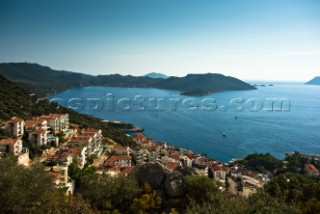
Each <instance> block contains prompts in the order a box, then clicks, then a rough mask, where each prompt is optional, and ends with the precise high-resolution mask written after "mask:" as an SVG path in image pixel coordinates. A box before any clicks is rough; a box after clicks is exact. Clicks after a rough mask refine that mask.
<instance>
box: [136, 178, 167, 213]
mask: <svg viewBox="0 0 320 214" xmlns="http://www.w3.org/2000/svg"><path fill="white" fill-rule="evenodd" d="M160 207H161V198H160V197H159V196H158V195H157V192H156V191H155V190H152V187H151V185H150V184H149V183H147V182H146V183H144V185H143V194H142V195H141V196H140V197H139V198H134V199H133V203H132V205H131V209H132V211H133V212H134V213H155V212H156V210H158V209H159V208H160Z"/></svg>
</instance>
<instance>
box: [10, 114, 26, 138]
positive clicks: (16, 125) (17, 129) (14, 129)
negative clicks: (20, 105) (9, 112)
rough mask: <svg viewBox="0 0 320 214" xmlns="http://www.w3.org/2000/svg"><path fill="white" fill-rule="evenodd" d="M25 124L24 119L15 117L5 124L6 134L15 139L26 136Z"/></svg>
mask: <svg viewBox="0 0 320 214" xmlns="http://www.w3.org/2000/svg"><path fill="white" fill-rule="evenodd" d="M24 126H25V122H24V120H23V119H21V118H18V117H13V118H11V120H9V121H6V122H5V132H6V133H7V134H8V135H10V136H13V137H19V136H22V135H23V134H24Z"/></svg>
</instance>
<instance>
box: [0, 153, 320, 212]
mask: <svg viewBox="0 0 320 214" xmlns="http://www.w3.org/2000/svg"><path fill="white" fill-rule="evenodd" d="M319 181H320V179H319V177H309V176H302V175H298V174H292V173H288V174H281V175H279V176H276V177H274V178H273V180H272V181H271V182H270V183H268V184H267V185H266V186H265V187H264V189H261V190H259V191H258V192H257V193H255V194H252V195H251V196H249V197H248V198H245V197H242V196H231V195H229V194H227V193H225V192H221V191H220V190H219V189H218V187H217V186H216V184H215V183H214V182H213V180H212V179H209V178H206V177H203V176H187V177H185V179H184V183H185V186H186V194H185V195H184V196H182V197H180V198H167V197H164V196H163V194H162V193H161V192H159V191H158V190H155V189H152V188H151V186H150V185H149V184H148V183H144V184H142V185H139V184H138V182H137V181H135V180H134V178H132V177H130V176H129V177H125V176H119V177H110V176H108V175H97V174H95V173H92V171H90V170H87V171H86V172H84V173H81V175H80V177H79V185H80V188H79V189H78V190H77V194H76V195H75V196H72V197H66V196H65V195H64V194H63V192H62V190H59V189H55V188H54V185H53V183H52V182H51V180H50V177H49V176H48V174H47V172H46V171H44V170H43V169H42V166H41V165H33V166H31V167H29V168H24V167H22V166H18V165H17V164H16V159H14V158H10V157H8V158H4V159H0V191H1V194H0V207H1V212H3V213H169V212H171V213H190V214H194V213H201V214H212V213H213V214H215V213H217V214H218V213H228V214H229V213H230V214H242V213H248V214H251V213H252V214H255V213H263V214H264V213H265V214H269V213H274V214H281V213H283V214H286V213H292V214H295V213H297V214H300V213H301V214H314V213H319V212H320V186H319Z"/></svg>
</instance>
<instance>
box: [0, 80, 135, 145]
mask: <svg viewBox="0 0 320 214" xmlns="http://www.w3.org/2000/svg"><path fill="white" fill-rule="evenodd" d="M0 85H1V87H0V119H1V120H8V119H10V118H11V117H12V116H18V117H22V118H31V117H35V116H40V115H43V114H49V113H64V114H66V113H68V114H69V115H70V122H71V123H76V124H78V125H80V126H81V127H84V128H86V127H91V128H98V129H102V130H103V131H104V133H105V136H106V137H109V138H111V139H113V140H115V141H116V142H118V143H119V144H122V145H134V144H135V143H134V142H133V141H132V139H131V138H129V137H127V136H126V135H125V134H123V133H122V132H120V131H118V130H117V129H114V128H112V127H110V126H109V125H108V124H106V123H102V122H101V121H100V119H98V118H95V117H91V116H88V115H83V114H79V113H77V112H75V111H73V110H71V109H67V108H64V107H62V106H58V105H57V104H55V103H50V102H49V101H48V100H47V99H43V100H42V99H38V97H37V96H30V93H29V92H27V91H26V90H25V89H23V88H21V87H19V86H17V84H14V83H12V82H10V81H9V80H7V79H6V78H4V77H3V76H0Z"/></svg>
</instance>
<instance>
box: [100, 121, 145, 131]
mask: <svg viewBox="0 0 320 214" xmlns="http://www.w3.org/2000/svg"><path fill="white" fill-rule="evenodd" d="M101 122H102V123H107V124H109V125H110V126H112V127H114V128H117V129H119V130H120V131H122V132H143V131H144V129H143V128H141V127H139V126H137V125H134V124H132V123H129V122H124V121H119V120H102V121H101Z"/></svg>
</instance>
